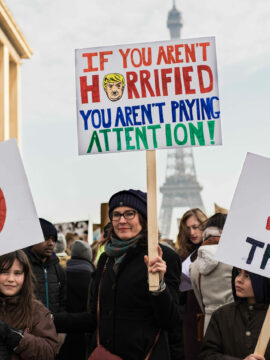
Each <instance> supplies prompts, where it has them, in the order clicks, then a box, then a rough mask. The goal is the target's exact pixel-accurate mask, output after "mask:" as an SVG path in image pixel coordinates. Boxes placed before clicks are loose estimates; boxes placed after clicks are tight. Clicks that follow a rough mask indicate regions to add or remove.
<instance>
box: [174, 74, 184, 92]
mask: <svg viewBox="0 0 270 360" xmlns="http://www.w3.org/2000/svg"><path fill="white" fill-rule="evenodd" d="M174 88H175V95H180V94H182V93H183V90H182V81H181V75H180V68H175V69H174Z"/></svg>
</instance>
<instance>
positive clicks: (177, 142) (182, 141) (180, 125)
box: [174, 124, 188, 145]
mask: <svg viewBox="0 0 270 360" xmlns="http://www.w3.org/2000/svg"><path fill="white" fill-rule="evenodd" d="M179 128H180V129H182V130H183V135H184V136H183V139H182V140H180V139H179V138H178V133H177V132H178V129H179ZM187 139H188V133H187V128H186V125H184V124H177V125H175V127H174V140H175V142H176V144H177V145H185V144H186V142H187Z"/></svg>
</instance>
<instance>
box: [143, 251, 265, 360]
mask: <svg viewBox="0 0 270 360" xmlns="http://www.w3.org/2000/svg"><path fill="white" fill-rule="evenodd" d="M162 254H163V253H162V249H161V247H160V246H159V245H158V256H157V257H155V258H154V259H152V260H151V261H149V258H148V255H145V256H144V262H145V264H146V266H147V267H148V272H149V273H152V274H155V273H156V272H158V273H159V281H162V280H163V278H164V274H165V272H166V269H167V265H166V262H165V261H164V260H163V259H162ZM248 360H249V359H248ZM256 360H257V359H256ZM259 360H261V359H259Z"/></svg>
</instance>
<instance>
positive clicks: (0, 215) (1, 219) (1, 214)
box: [0, 188, 7, 232]
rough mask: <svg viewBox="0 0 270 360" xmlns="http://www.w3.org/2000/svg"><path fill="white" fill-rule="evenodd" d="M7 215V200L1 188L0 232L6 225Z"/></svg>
mask: <svg viewBox="0 0 270 360" xmlns="http://www.w3.org/2000/svg"><path fill="white" fill-rule="evenodd" d="M6 215H7V206H6V200H5V196H4V194H3V191H2V190H1V188H0V232H1V231H2V229H3V227H4V225H5V221H6Z"/></svg>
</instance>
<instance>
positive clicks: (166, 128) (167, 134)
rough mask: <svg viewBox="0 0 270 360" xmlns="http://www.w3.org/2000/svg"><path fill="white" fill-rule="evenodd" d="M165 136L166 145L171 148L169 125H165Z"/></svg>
mask: <svg viewBox="0 0 270 360" xmlns="http://www.w3.org/2000/svg"><path fill="white" fill-rule="evenodd" d="M165 135H166V145H167V146H172V132H171V124H166V125H165Z"/></svg>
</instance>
